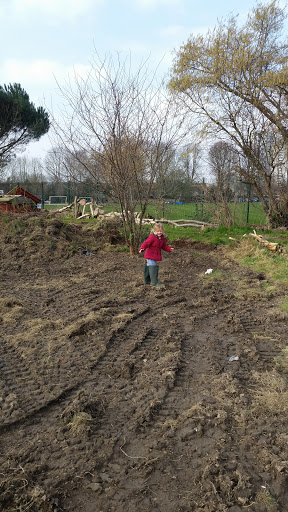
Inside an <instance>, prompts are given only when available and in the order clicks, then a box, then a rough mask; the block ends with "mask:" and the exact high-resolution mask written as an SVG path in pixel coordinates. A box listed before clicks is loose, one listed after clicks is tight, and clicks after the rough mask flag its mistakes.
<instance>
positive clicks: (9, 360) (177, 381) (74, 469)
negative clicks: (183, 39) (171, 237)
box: [0, 214, 288, 512]
mask: <svg viewBox="0 0 288 512" xmlns="http://www.w3.org/2000/svg"><path fill="white" fill-rule="evenodd" d="M0 230H1V246H0V247H1V249H0V271H1V280H0V290H1V295H0V329H1V330H0V333H1V344H0V390H1V393H0V422H1V424H0V433H1V435H0V454H1V455H0V473H1V474H0V509H1V511H9V512H10V511H11V512H12V511H19V512H20V511H21V512H24V511H25V512H27V511H30V512H31V511H32V512H45V511H54V512H56V511H58V512H60V511H69V512H110V511H111V512H112V511H115V512H116V511H117V512H154V511H161V512H182V511H183V512H184V511H193V512H200V511H201V512H203V511H205V512H228V511H229V512H240V511H243V512H244V511H249V512H250V511H251V512H252V511H254V512H277V511H283V512H284V511H287V510H288V486H287V471H288V454H287V443H288V433H287V408H288V398H287V397H288V391H287V384H286V375H287V372H288V370H287V367H288V364H287V360H286V359H287V358H286V352H285V347H286V344H287V314H285V313H282V312H281V309H280V304H281V303H282V302H283V300H284V294H285V291H283V292H282V293H283V294H281V293H280V292H279V291H278V292H277V293H276V291H275V289H274V288H273V286H272V285H271V283H269V282H268V281H267V279H266V276H265V275H264V274H257V273H254V272H252V271H251V270H247V269H245V268H242V267H241V266H239V265H237V264H236V263H235V262H234V261H233V259H232V258H231V257H230V256H229V254H228V255H227V253H226V255H224V253H223V252H222V250H221V249H219V248H218V249H217V248H215V247H209V246H205V245H203V244H199V243H193V241H191V240H190V241H179V242H177V243H176V244H175V252H174V253H173V254H167V253H164V255H163V256H164V257H163V262H162V263H161V267H160V277H161V280H162V281H163V283H164V284H165V288H158V289H157V288H152V287H149V286H144V284H143V281H142V266H143V256H142V255H141V256H140V255H139V256H132V257H131V256H129V255H128V253H127V252H120V251H119V247H118V246H117V242H118V240H117V231H116V230H114V229H111V230H110V231H109V230H106V229H102V230H101V229H100V230H98V231H91V230H90V231H85V230H84V229H82V228H81V227H79V226H66V225H65V224H63V223H62V222H60V221H58V220H53V219H52V220H51V219H49V218H48V217H45V216H43V218H42V217H41V216H39V214H38V216H35V218H30V219H29V218H28V216H27V217H25V218H23V219H19V218H18V219H17V220H15V219H14V220H13V221H11V220H9V221H8V220H7V219H5V222H4V221H2V223H1V226H0ZM110 243H112V246H110ZM81 248H85V249H88V251H89V252H93V254H84V253H83V251H82V250H81ZM231 256H232V254H231ZM208 268H212V269H213V273H212V274H210V275H207V274H205V271H206V270H207V269H208Z"/></svg>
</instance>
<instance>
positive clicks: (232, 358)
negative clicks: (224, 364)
mask: <svg viewBox="0 0 288 512" xmlns="http://www.w3.org/2000/svg"><path fill="white" fill-rule="evenodd" d="M229 361H239V356H231V357H229Z"/></svg>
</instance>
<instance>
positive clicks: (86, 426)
mask: <svg viewBox="0 0 288 512" xmlns="http://www.w3.org/2000/svg"><path fill="white" fill-rule="evenodd" d="M92 422H93V418H92V416H91V414H88V413H87V412H84V411H81V412H77V413H75V414H74V416H73V417H72V419H71V421H70V422H69V423H68V425H67V426H68V429H69V430H70V432H71V434H72V436H74V437H78V436H83V435H85V434H87V433H88V432H89V431H90V430H91V423H92Z"/></svg>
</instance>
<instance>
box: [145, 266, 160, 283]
mask: <svg viewBox="0 0 288 512" xmlns="http://www.w3.org/2000/svg"><path fill="white" fill-rule="evenodd" d="M148 268H149V273H150V279H151V285H152V286H164V284H162V283H159V281H158V272H159V266H158V265H153V266H151V267H150V266H149V267H148Z"/></svg>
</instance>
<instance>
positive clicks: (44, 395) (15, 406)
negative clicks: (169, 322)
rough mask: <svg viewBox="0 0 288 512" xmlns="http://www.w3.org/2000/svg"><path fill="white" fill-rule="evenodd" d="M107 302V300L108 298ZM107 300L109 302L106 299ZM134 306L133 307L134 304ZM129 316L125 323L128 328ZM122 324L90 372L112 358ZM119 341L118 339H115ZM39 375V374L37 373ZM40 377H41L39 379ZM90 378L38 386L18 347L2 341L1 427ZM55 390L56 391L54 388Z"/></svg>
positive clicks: (65, 395) (42, 408)
mask: <svg viewBox="0 0 288 512" xmlns="http://www.w3.org/2000/svg"><path fill="white" fill-rule="evenodd" d="M107 304H108V302H107ZM109 304H110V302H109ZM133 310H134V308H133ZM148 311H149V308H146V307H145V308H140V309H139V311H137V312H136V313H135V314H134V316H133V318H132V319H131V321H132V322H135V321H137V320H138V319H139V318H141V317H142V315H145V314H147V313H148ZM129 323H130V320H128V322H127V325H126V326H125V327H124V330H125V328H127V327H128V328H129ZM122 330H123V327H121V328H120V329H119V333H116V334H115V333H113V334H112V335H111V336H110V339H108V341H107V344H106V348H105V352H104V354H103V355H101V356H100V357H99V358H98V360H97V361H96V362H94V363H92V364H90V365H89V372H90V373H93V372H95V371H98V369H101V367H102V366H103V365H104V364H105V362H106V361H109V360H112V361H114V358H113V357H112V352H113V350H114V349H115V345H116V346H117V345H119V344H120V343H119V340H120V339H121V338H122V336H123V333H122ZM117 342H118V343H117ZM40 377H41V376H40ZM39 380H40V379H39ZM86 381H87V382H88V381H91V376H89V375H86V376H85V377H84V378H83V376H82V378H81V380H80V381H78V382H76V383H74V384H73V385H72V386H68V387H66V388H64V389H63V388H62V389H60V390H59V391H58V390H57V385H56V386H53V389H52V391H51V393H49V392H48V391H47V388H46V389H43V388H42V389H41V388H40V382H39V381H38V379H37V376H35V375H33V374H32V372H31V369H30V367H29V366H28V365H27V364H26V363H25V361H24V360H23V358H22V357H21V355H20V354H19V353H17V349H16V348H15V347H13V346H11V345H10V344H9V343H5V342H4V341H3V342H2V343H1V346H0V383H1V393H2V401H1V403H0V406H1V424H0V429H5V428H6V427H9V426H12V425H13V424H16V423H17V424H19V422H20V423H21V422H22V421H25V420H26V419H29V418H30V417H33V416H34V415H36V414H37V413H38V412H41V413H43V412H44V411H48V410H49V408H50V407H53V406H54V405H55V404H57V403H58V402H59V401H60V400H64V399H66V398H69V396H70V397H72V396H73V394H74V395H75V393H77V392H78V390H79V388H80V387H81V386H85V382H86ZM57 391H58V392H57Z"/></svg>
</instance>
